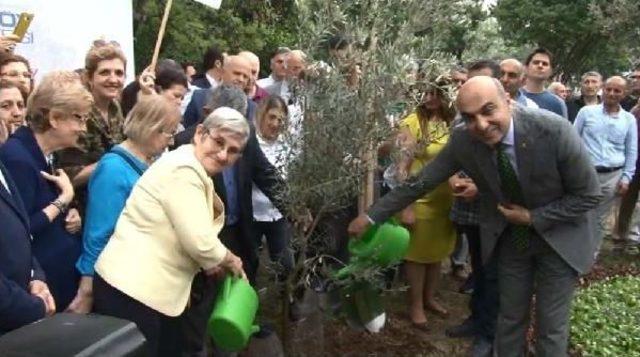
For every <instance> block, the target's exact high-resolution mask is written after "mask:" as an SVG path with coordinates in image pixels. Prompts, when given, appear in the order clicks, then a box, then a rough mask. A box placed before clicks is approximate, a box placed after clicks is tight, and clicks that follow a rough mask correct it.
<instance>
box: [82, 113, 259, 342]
mask: <svg viewBox="0 0 640 357" xmlns="http://www.w3.org/2000/svg"><path fill="white" fill-rule="evenodd" d="M248 136H249V125H248V124H247V121H246V119H245V118H244V117H243V116H242V114H240V113H239V112H237V111H236V110H234V109H230V108H226V107H223V108H218V109H216V110H215V111H214V112H213V113H211V114H210V115H209V116H208V117H207V119H206V120H205V121H204V122H203V123H202V124H199V125H198V127H197V129H196V133H195V135H194V138H193V144H188V145H183V146H181V147H180V148H178V149H177V150H175V151H172V152H169V153H167V154H164V155H163V156H162V157H161V158H160V159H159V160H158V161H157V162H155V163H154V164H153V165H152V166H151V167H150V168H149V169H148V170H147V171H146V172H145V173H144V175H143V176H142V177H141V178H140V180H139V181H138V182H137V184H136V185H135V187H134V188H133V191H132V192H131V195H130V197H129V199H128V200H127V202H126V205H125V208H124V210H123V212H122V214H121V216H120V218H119V220H118V223H117V224H116V228H115V231H114V233H113V235H112V236H111V239H109V242H108V243H107V245H106V247H105V248H104V250H103V251H102V254H100V256H99V257H98V261H97V262H96V265H95V270H96V274H95V275H94V279H93V294H94V307H95V311H96V312H97V313H101V314H105V315H111V316H115V317H122V318H126V319H128V320H131V321H133V322H135V323H136V324H137V325H138V327H139V328H140V330H141V331H142V333H143V334H144V335H145V337H146V338H147V341H148V342H149V344H150V348H151V351H150V352H151V354H152V355H157V354H161V355H175V354H173V353H171V352H169V350H171V349H172V348H175V343H174V342H171V341H169V338H165V337H172V336H176V335H178V333H177V331H171V332H170V333H167V334H166V335H165V332H166V331H167V329H169V330H171V329H172V326H176V325H177V324H175V322H174V321H172V319H171V318H172V317H176V316H178V315H180V314H181V313H182V312H183V311H184V309H185V307H186V306H187V301H188V298H189V293H190V289H191V282H192V280H193V278H194V276H195V275H196V273H197V272H198V271H199V270H201V269H202V270H204V271H205V272H208V273H210V274H215V273H218V272H219V271H220V269H224V270H227V271H228V272H230V273H232V274H234V275H242V276H244V272H243V270H242V261H241V260H240V258H238V257H236V256H235V255H234V254H233V253H231V252H230V251H229V250H228V249H227V248H226V247H225V246H224V245H223V244H222V243H221V242H220V240H219V239H218V233H219V232H220V230H221V229H222V227H223V226H224V206H223V205H222V201H221V200H220V198H219V197H218V195H217V194H216V192H215V191H214V188H213V181H212V180H211V176H213V175H216V174H218V173H220V172H221V171H222V170H223V169H224V168H226V167H228V166H230V165H233V164H234V163H235V161H236V160H237V159H238V158H239V157H240V155H242V150H243V148H244V146H245V144H246V142H247V139H248ZM161 330H162V332H163V333H162V339H161V338H160V332H161Z"/></svg>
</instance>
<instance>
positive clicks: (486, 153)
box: [369, 106, 602, 273]
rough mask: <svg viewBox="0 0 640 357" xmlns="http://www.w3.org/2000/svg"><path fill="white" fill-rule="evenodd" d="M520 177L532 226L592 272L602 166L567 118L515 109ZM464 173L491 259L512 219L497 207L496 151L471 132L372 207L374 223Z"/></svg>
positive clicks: (458, 133)
mask: <svg viewBox="0 0 640 357" xmlns="http://www.w3.org/2000/svg"><path fill="white" fill-rule="evenodd" d="M513 123H514V138H515V146H516V159H517V164H518V165H517V166H518V179H519V182H520V186H521V187H522V191H523V196H524V200H525V203H526V207H527V208H528V209H529V210H530V212H531V218H532V221H533V222H532V226H533V229H535V231H536V233H537V234H538V235H539V236H540V237H542V239H544V240H545V241H546V242H547V243H548V244H549V245H550V246H551V247H552V248H553V249H554V250H555V252H557V253H558V254H559V255H560V256H561V257H562V258H563V259H564V260H565V261H566V262H567V263H568V264H569V265H570V266H571V267H572V268H573V269H575V270H576V271H577V272H578V273H584V272H586V271H587V270H588V269H589V267H590V266H591V264H592V263H593V257H594V254H593V253H594V251H595V248H596V239H595V236H594V234H593V229H592V228H593V226H592V224H591V212H589V211H590V210H591V209H592V208H594V207H595V206H596V205H597V204H598V203H599V201H600V200H601V198H602V194H601V192H600V185H599V183H598V178H597V176H596V172H595V168H594V167H593V165H592V164H591V161H590V159H589V155H588V154H587V151H586V149H585V148H584V146H583V144H582V141H581V140H580V138H579V137H578V135H577V133H576V132H575V130H574V129H573V127H572V126H571V124H570V123H569V121H568V120H566V119H564V118H562V117H560V116H558V115H555V114H552V113H550V112H548V111H542V110H538V109H529V108H524V107H520V106H518V107H516V108H515V109H514V111H513ZM459 170H464V171H465V173H467V174H468V175H469V176H470V177H471V178H472V179H473V181H474V182H475V183H476V185H477V186H478V190H479V192H480V195H479V197H478V204H479V214H480V222H481V223H480V232H481V238H482V258H483V261H485V262H486V261H487V260H488V259H489V258H490V256H491V254H492V252H493V250H494V248H495V246H496V243H497V240H498V238H499V237H500V236H501V235H502V232H503V231H504V229H505V228H506V227H507V221H506V220H505V218H504V216H503V215H502V214H501V213H500V212H499V211H498V210H497V206H498V203H500V202H503V201H504V200H503V195H502V193H501V190H500V184H499V178H498V170H497V167H496V163H495V150H493V149H492V148H490V147H489V146H487V145H485V144H483V143H482V142H480V141H478V140H476V139H474V138H473V137H472V136H471V135H470V133H469V132H468V131H467V130H466V129H465V128H457V129H456V130H454V132H453V134H452V136H451V139H450V140H449V143H448V144H447V146H445V148H444V149H443V150H442V151H441V152H440V154H439V155H438V156H437V157H436V158H435V159H434V160H433V161H431V162H430V163H429V164H428V165H427V166H425V167H424V169H423V170H422V171H421V172H420V173H419V174H418V175H417V176H415V177H413V178H412V179H410V180H409V181H408V182H407V183H406V184H404V185H402V186H400V187H398V188H396V189H394V190H393V191H391V192H390V193H389V194H387V195H386V196H384V197H383V198H382V199H381V200H379V201H378V202H376V204H374V205H373V206H372V207H371V208H370V210H369V216H370V217H371V218H372V219H373V220H374V221H375V222H382V221H384V220H386V219H388V218H389V217H390V216H391V215H392V214H393V213H395V212H397V211H399V210H401V209H402V208H404V207H406V206H408V205H409V204H411V203H412V202H413V201H415V200H416V199H418V198H419V197H422V196H423V195H424V194H425V193H427V192H429V191H431V190H433V189H434V188H435V187H437V186H438V185H439V184H440V183H442V182H444V181H445V180H447V179H448V178H449V177H450V176H451V175H453V174H454V173H456V172H457V171H459Z"/></svg>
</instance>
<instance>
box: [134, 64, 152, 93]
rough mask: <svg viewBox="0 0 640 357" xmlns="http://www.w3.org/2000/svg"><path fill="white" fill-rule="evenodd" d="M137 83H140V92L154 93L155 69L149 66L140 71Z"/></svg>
mask: <svg viewBox="0 0 640 357" xmlns="http://www.w3.org/2000/svg"><path fill="white" fill-rule="evenodd" d="M138 84H140V92H141V93H142V94H144V95H153V94H156V89H155V86H156V74H155V70H154V69H153V68H152V67H151V66H149V67H147V68H145V69H144V71H142V73H141V74H140V77H138Z"/></svg>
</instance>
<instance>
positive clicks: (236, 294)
mask: <svg viewBox="0 0 640 357" xmlns="http://www.w3.org/2000/svg"><path fill="white" fill-rule="evenodd" d="M257 311H258V294H256V291H255V290H254V289H253V287H251V285H250V284H249V282H248V281H246V280H244V279H242V278H237V277H232V276H229V275H227V277H226V278H225V280H224V283H223V286H222V291H221V292H220V293H218V299H217V300H216V306H215V308H214V310H213V313H211V317H209V334H210V335H211V337H212V338H213V339H214V341H215V342H216V344H217V345H218V346H219V347H220V348H222V349H224V350H226V351H229V352H236V351H240V350H242V349H244V348H245V347H246V346H247V343H248V342H249V338H251V335H253V334H254V333H256V332H258V331H259V330H260V327H259V326H257V325H254V324H253V321H254V319H255V317H256V312H257Z"/></svg>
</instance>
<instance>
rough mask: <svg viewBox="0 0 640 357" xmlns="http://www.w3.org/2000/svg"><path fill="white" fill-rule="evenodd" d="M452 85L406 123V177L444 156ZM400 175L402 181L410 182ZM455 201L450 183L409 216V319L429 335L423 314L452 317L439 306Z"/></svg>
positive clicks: (437, 90)
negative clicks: (443, 268)
mask: <svg viewBox="0 0 640 357" xmlns="http://www.w3.org/2000/svg"><path fill="white" fill-rule="evenodd" d="M447 86H450V82H449V81H447V80H439V81H437V82H436V83H435V85H433V86H430V87H429V88H427V89H426V91H425V92H424V94H423V95H422V98H421V102H420V104H419V105H418V107H417V108H416V110H415V112H414V113H412V114H410V115H409V116H408V117H406V118H405V119H404V120H403V121H402V123H401V125H400V126H401V136H403V137H404V138H406V140H405V142H404V144H403V145H404V148H405V150H406V151H407V152H409V153H411V155H409V156H407V157H406V159H405V160H404V161H403V162H402V163H401V164H400V165H399V166H400V167H401V170H402V169H403V170H404V171H405V172H406V174H407V175H414V174H416V173H418V172H419V171H420V170H421V169H422V168H423V167H424V166H425V165H426V164H427V163H428V162H429V161H431V160H432V159H433V158H434V157H436V155H437V154H438V153H439V152H440V150H442V148H443V147H444V146H445V144H446V143H447V140H448V138H449V129H450V128H449V126H450V123H451V122H452V121H453V117H454V111H453V108H452V107H451V106H450V105H449V104H450V100H449V99H448V96H447V92H446V87H447ZM407 175H401V176H407ZM452 203H453V195H452V192H451V190H450V189H449V186H448V184H447V183H443V184H442V185H440V186H438V188H436V189H435V190H433V191H432V192H431V193H429V194H427V195H426V196H424V197H422V198H420V199H419V200H417V201H416V202H415V203H414V204H413V205H412V206H410V207H408V208H407V209H406V210H405V212H404V213H405V214H407V213H408V215H409V216H413V217H412V218H411V219H409V221H413V222H412V224H410V232H411V240H410V244H409V250H408V251H407V255H406V256H405V272H406V277H407V281H408V284H409V301H410V307H409V315H410V318H411V322H412V323H413V325H414V326H415V327H417V328H419V329H424V328H425V325H426V323H427V318H426V316H425V313H424V309H425V308H426V309H427V310H430V311H432V312H434V313H435V314H437V315H441V316H443V315H447V314H448V313H447V311H446V310H445V309H444V308H443V307H442V306H441V305H440V304H439V303H438V302H437V301H436V300H435V293H436V290H437V286H438V280H439V278H440V263H441V262H442V260H443V259H445V258H446V257H448V256H449V255H450V254H451V252H452V251H453V248H454V245H455V239H456V235H455V230H454V227H453V224H452V223H451V221H450V219H449V211H450V210H451V205H452Z"/></svg>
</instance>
